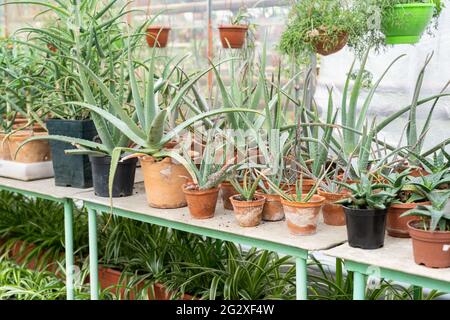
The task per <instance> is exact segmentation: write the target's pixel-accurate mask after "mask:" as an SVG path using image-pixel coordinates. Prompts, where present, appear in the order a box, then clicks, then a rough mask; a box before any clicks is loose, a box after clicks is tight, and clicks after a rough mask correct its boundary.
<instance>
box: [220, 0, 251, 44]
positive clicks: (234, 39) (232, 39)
mask: <svg viewBox="0 0 450 320" xmlns="http://www.w3.org/2000/svg"><path fill="white" fill-rule="evenodd" d="M248 30H249V15H248V13H247V12H246V11H245V10H244V9H243V8H240V9H239V11H238V13H237V14H236V15H235V16H232V17H231V19H230V23H229V24H222V25H220V26H219V34H220V41H221V43H222V47H223V48H225V49H241V48H242V47H243V46H244V43H245V38H246V35H247V32H248Z"/></svg>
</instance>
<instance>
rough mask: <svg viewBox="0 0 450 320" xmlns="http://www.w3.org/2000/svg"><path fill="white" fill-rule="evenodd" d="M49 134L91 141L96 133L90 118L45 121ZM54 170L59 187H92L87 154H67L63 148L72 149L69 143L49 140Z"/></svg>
mask: <svg viewBox="0 0 450 320" xmlns="http://www.w3.org/2000/svg"><path fill="white" fill-rule="evenodd" d="M47 129H48V132H49V134H50V135H61V136H66V137H73V138H78V139H85V140H89V141H92V140H93V139H94V137H95V136H96V135H97V130H96V129H95V126H94V122H93V121H92V120H59V119H50V120H48V121H47ZM49 143H50V147H51V153H52V159H53V171H54V172H55V185H57V186H61V187H73V188H90V187H92V170H91V164H90V162H89V157H88V156H87V155H67V154H65V150H68V149H74V146H72V145H71V144H69V143H65V142H61V141H49Z"/></svg>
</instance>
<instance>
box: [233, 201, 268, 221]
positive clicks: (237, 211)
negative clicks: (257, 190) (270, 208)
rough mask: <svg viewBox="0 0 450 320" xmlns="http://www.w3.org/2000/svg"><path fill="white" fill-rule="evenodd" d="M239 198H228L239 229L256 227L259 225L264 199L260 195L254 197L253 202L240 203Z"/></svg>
mask: <svg viewBox="0 0 450 320" xmlns="http://www.w3.org/2000/svg"><path fill="white" fill-rule="evenodd" d="M239 197H240V195H234V196H232V197H230V201H231V203H232V204H233V209H234V216H235V217H236V220H237V221H238V223H239V225H240V226H241V227H256V226H257V225H259V224H260V223H261V220H262V211H263V209H264V203H265V202H266V198H265V197H264V196H262V195H255V200H253V201H242V200H239Z"/></svg>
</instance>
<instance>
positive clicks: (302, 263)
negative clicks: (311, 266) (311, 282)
mask: <svg viewBox="0 0 450 320" xmlns="http://www.w3.org/2000/svg"><path fill="white" fill-rule="evenodd" d="M295 265H296V277H297V300H308V271H307V260H306V259H304V258H298V257H297V258H296V259H295Z"/></svg>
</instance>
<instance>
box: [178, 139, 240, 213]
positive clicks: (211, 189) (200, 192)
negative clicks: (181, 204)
mask: <svg viewBox="0 0 450 320" xmlns="http://www.w3.org/2000/svg"><path fill="white" fill-rule="evenodd" d="M212 139H213V133H212V132H209V133H208V138H207V141H208V143H207V144H206V147H205V149H204V152H203V154H201V155H200V156H199V157H201V160H200V159H199V157H195V158H194V159H193V158H192V157H191V156H190V154H189V152H187V151H188V150H186V149H185V150H184V154H185V156H184V158H185V162H184V164H185V166H186V169H187V170H188V172H189V173H190V174H191V178H192V182H187V183H186V184H184V185H183V192H184V194H185V196H186V201H187V205H188V208H189V212H190V213H191V216H192V217H193V218H194V219H209V218H212V217H213V216H214V213H215V210H216V204H217V198H218V196H219V190H220V189H219V185H220V183H221V182H222V181H223V180H224V179H225V178H226V177H227V175H228V173H229V170H230V169H231V168H232V167H233V162H227V163H220V161H219V159H218V158H217V157H216V156H217V153H216V151H217V149H222V147H223V146H216V145H215V142H214V141H212ZM198 160H200V162H199V163H197V162H198Z"/></svg>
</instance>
